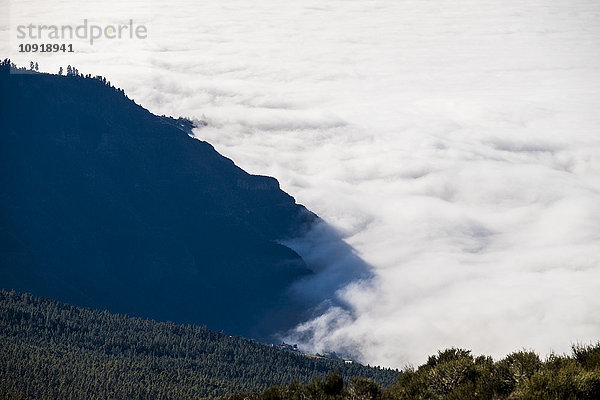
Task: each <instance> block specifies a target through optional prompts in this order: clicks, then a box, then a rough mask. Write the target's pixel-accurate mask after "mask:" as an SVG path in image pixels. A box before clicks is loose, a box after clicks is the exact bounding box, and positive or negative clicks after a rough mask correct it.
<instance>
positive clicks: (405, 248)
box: [0, 0, 600, 367]
mask: <svg viewBox="0 0 600 400" xmlns="http://www.w3.org/2000/svg"><path fill="white" fill-rule="evenodd" d="M9 3H10V4H9ZM0 4H2V9H3V12H2V14H3V15H4V17H3V19H2V20H0V23H1V24H2V26H1V30H2V34H3V40H2V44H1V47H0V50H1V53H2V54H3V57H4V56H8V55H10V56H11V57H12V58H13V59H14V60H15V61H16V62H18V63H19V64H20V65H28V64H29V61H30V60H32V59H33V60H36V61H38V62H39V64H40V69H41V70H44V71H50V72H56V71H57V70H58V67H59V66H60V65H62V66H66V65H67V64H73V65H76V66H77V68H78V69H79V70H80V71H81V72H83V73H92V74H102V75H104V76H107V77H108V79H110V80H111V81H112V82H113V83H114V84H116V85H117V86H119V87H122V88H123V89H125V91H126V92H127V93H128V95H129V96H130V97H132V98H134V99H135V100H136V101H137V102H138V103H140V104H142V105H143V106H145V107H146V108H148V109H150V110H151V111H152V112H154V113H157V114H163V113H164V114H169V115H173V116H180V115H182V116H189V117H194V118H204V119H206V121H207V122H208V124H209V125H208V127H206V128H202V129H201V130H198V131H197V132H196V135H197V137H199V138H201V139H204V140H207V141H209V142H210V143H212V144H213V145H215V147H216V148H217V149H218V150H219V151H220V152H221V153H222V154H224V155H226V156H228V157H230V158H232V159H233V160H234V161H235V162H236V164H238V165H239V166H241V167H242V168H244V169H246V170H247V171H249V172H252V173H260V174H268V175H272V176H275V177H277V178H278V179H279V180H280V182H281V185H282V188H283V189H284V190H286V191H287V192H289V193H290V194H292V195H293V196H294V197H295V198H296V199H297V201H298V202H300V203H303V204H305V205H306V206H308V207H309V208H310V209H311V210H313V211H315V212H316V213H318V214H319V215H320V216H321V217H322V218H323V219H325V220H326V221H327V222H328V223H330V224H331V225H333V226H334V227H335V228H337V229H339V230H340V232H342V234H343V235H344V237H345V240H346V241H347V243H349V244H350V245H351V246H353V247H354V248H355V249H356V251H357V253H358V255H360V257H362V258H363V259H364V260H365V261H366V262H367V263H369V264H370V265H371V266H372V267H373V270H374V274H375V278H374V279H373V280H372V281H370V282H362V283H360V282H359V283H356V284H352V285H350V286H349V287H347V288H345V289H343V290H341V291H340V292H339V293H338V295H339V296H340V298H342V299H344V300H345V301H346V302H347V303H348V304H349V305H350V307H351V312H348V311H342V310H340V309H337V308H335V307H332V308H330V309H328V310H326V311H325V312H324V313H323V315H322V316H320V317H319V318H317V319H315V320H313V321H309V322H307V323H306V324H304V325H303V326H301V327H299V328H298V330H297V332H295V333H293V334H291V338H290V340H293V339H297V340H302V341H301V344H302V345H303V346H304V347H305V348H307V347H310V348H313V349H317V350H322V349H345V350H349V351H352V352H354V353H355V354H357V355H359V356H360V357H361V359H362V360H363V361H365V362H369V363H371V364H383V365H386V366H394V367H401V366H402V365H404V364H405V363H406V362H412V363H420V362H423V361H424V360H425V359H426V357H427V355H429V354H431V353H433V352H435V351H436V350H438V349H441V348H444V347H449V346H460V347H466V348H469V349H472V350H473V351H474V352H476V353H488V354H492V355H494V356H502V355H504V354H506V353H508V352H511V351H513V350H519V349H522V348H528V349H529V348H531V349H535V350H537V351H539V352H540V353H542V354H547V353H548V352H550V351H551V350H554V351H558V352H562V351H566V350H568V349H569V346H570V345H571V343H573V342H575V341H578V340H579V341H583V342H589V341H592V340H598V339H599V338H600V313H599V312H598V310H600V296H599V295H598V291H599V289H600V206H599V205H600V112H599V111H600V2H598V1H597V0H588V1H584V0H556V1H550V0H544V1H542V0H530V1H525V2H524V1H522V0H519V1H511V0H453V1H442V0H439V1H434V0H431V1H421V0H407V1H398V0H396V1H391V0H390V1H367V0H360V1H352V2H350V1H326V0H319V1H316V0H314V1H313V0H307V1H290V2H282V1H275V0H269V1H223V0H219V1H217V0H205V1H198V0H196V1H191V0H185V1H184V0H180V1H171V2H165V1H147V0H144V1H123V0H119V1H117V0H108V1H107V0H104V1H84V0H76V1H75V0H66V1H52V2H49V1H40V0H36V1H11V2H7V1H6V0H4V1H3V2H2V3H0ZM6 9H8V11H9V12H8V13H5V12H4V10H6ZM6 15H8V18H6ZM7 19H8V21H7ZM84 19H87V20H88V24H97V25H99V26H103V27H105V26H107V25H110V24H127V23H129V20H130V19H132V20H133V21H134V23H135V24H142V25H144V26H145V27H146V28H147V31H148V37H147V38H146V39H129V38H123V39H120V40H119V39H105V38H102V39H99V40H98V41H97V42H96V43H94V44H93V45H90V44H89V38H88V39H80V40H79V39H77V40H72V41H70V40H69V41H64V42H65V43H72V44H73V45H74V48H75V50H76V52H75V53H74V54H36V55H31V54H19V53H18V52H17V51H18V45H19V44H20V43H27V41H26V40H19V39H17V30H16V29H17V26H18V25H24V26H26V25H28V24H34V25H53V24H54V25H60V24H68V25H74V26H76V25H80V24H82V23H83V21H84ZM39 42H40V41H39V40H37V39H36V40H31V41H29V43H39ZM44 42H50V43H62V42H63V41H60V40H59V41H57V40H54V41H52V40H48V39H47V40H45V41H44ZM203 115H204V117H203ZM315 235H316V234H315ZM318 238H319V236H318V235H316V236H314V237H313V238H308V239H307V240H308V242H310V243H312V245H311V246H307V245H306V241H304V242H296V243H294V244H293V245H294V246H296V247H297V248H298V249H299V250H301V251H302V252H305V253H306V252H309V253H310V254H309V256H310V257H312V258H313V259H315V260H317V261H318V262H320V263H321V264H329V265H331V268H332V271H333V270H335V273H323V274H322V275H320V276H322V280H323V281H326V280H332V279H338V278H336V276H339V272H340V270H342V271H343V266H344V263H345V262H346V261H345V260H340V259H339V258H338V257H337V254H338V253H336V251H329V250H328V249H329V248H328V246H329V244H328V243H320V242H319V240H318ZM311 240H312V241H311ZM321 284H323V282H321ZM314 287H319V282H314Z"/></svg>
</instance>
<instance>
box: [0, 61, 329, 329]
mask: <svg viewBox="0 0 600 400" xmlns="http://www.w3.org/2000/svg"><path fill="white" fill-rule="evenodd" d="M7 72H8V71H6V69H5V71H3V72H2V73H1V74H0V85H1V86H0V87H1V90H2V96H3V101H2V103H3V105H2V110H1V113H2V131H1V135H0V171H1V172H0V286H2V287H5V288H9V289H10V288H14V289H17V290H22V291H30V292H33V293H34V294H38V295H44V296H49V297H54V298H57V299H60V300H62V301H68V302H71V303H74V304H77V305H82V306H91V307H98V308H108V309H109V310H111V311H115V312H121V313H129V314H132V315H139V316H144V317H151V318H156V319H159V320H173V321H177V322H193V323H200V324H206V325H208V326H209V327H211V328H214V329H223V330H226V331H227V332H231V333H235V334H242V335H248V336H254V337H259V338H263V337H266V336H267V335H268V334H269V333H272V332H274V331H277V330H280V329H285V328H288V327H289V326H291V325H292V324H294V323H295V322H297V321H296V320H295V317H294V315H296V313H297V311H298V307H297V305H293V304H292V302H291V300H289V299H287V297H286V292H285V291H286V289H287V288H288V287H289V286H290V285H291V284H292V283H293V282H295V281H297V280H298V279H300V278H301V277H303V276H306V275H307V274H309V273H310V271H309V269H308V268H307V266H306V265H305V263H304V261H303V260H302V259H301V258H300V256H299V255H298V254H297V253H295V252H294V251H293V250H291V249H289V248H288V247H285V246H283V245H281V244H279V243H278V242H277V240H278V239H283V238H286V237H291V236H294V235H298V234H301V233H302V232H303V231H304V230H305V229H306V228H307V227H308V226H309V225H310V224H311V223H313V222H314V221H315V220H316V219H317V217H316V216H315V215H314V214H312V213H310V212H309V211H307V210H306V209H305V208H304V207H303V206H301V205H298V204H296V203H295V201H294V199H293V198H292V197H291V196H289V195H288V194H286V193H284V192H283V191H282V190H280V188H279V184H278V182H277V180H275V179H274V178H270V177H264V176H255V175H250V174H248V173H246V172H244V171H243V170H242V169H240V168H238V167H236V166H235V165H234V163H233V162H232V161H231V160H229V159H227V158H225V157H223V156H221V155H220V154H218V153H217V152H216V151H215V149H214V148H213V147H212V146H211V145H210V144H208V143H206V142H202V141H199V140H196V139H193V138H190V137H189V136H188V134H187V133H186V132H185V130H184V129H180V128H178V127H177V124H174V123H173V122H172V120H171V121H169V120H167V119H165V118H163V117H158V116H155V115H153V114H151V113H150V112H148V111H147V110H145V109H143V108H142V107H140V106H138V105H136V104H135V103H134V102H133V101H131V100H130V99H128V98H127V97H126V96H125V95H124V94H123V92H122V91H119V90H116V89H114V88H111V87H109V86H106V85H104V84H103V83H102V82H101V81H100V80H97V79H92V78H87V79H85V78H82V77H65V76H56V75H47V74H8V73H7Z"/></svg>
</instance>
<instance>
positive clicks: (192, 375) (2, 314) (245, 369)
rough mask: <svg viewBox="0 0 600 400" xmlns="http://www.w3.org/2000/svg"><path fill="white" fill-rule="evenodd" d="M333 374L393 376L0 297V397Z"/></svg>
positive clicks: (204, 392) (239, 385)
mask: <svg viewBox="0 0 600 400" xmlns="http://www.w3.org/2000/svg"><path fill="white" fill-rule="evenodd" d="M334 370H338V371H339V373H340V374H341V376H343V377H344V378H345V379H347V380H349V379H350V378H351V377H353V376H362V377H368V378H371V379H373V380H375V381H377V382H379V383H380V384H382V385H389V384H391V383H393V382H395V380H396V379H397V377H398V374H399V373H398V371H394V370H389V369H381V368H371V367H366V366H362V365H360V364H356V363H355V364H345V363H344V362H343V361H334V360H327V359H317V358H311V357H307V356H305V355H300V354H294V353H290V352H285V351H281V350H277V349H275V348H272V347H270V346H267V345H263V344H259V343H256V342H253V341H250V340H246V339H243V338H240V337H232V336H229V335H225V334H221V333H216V332H213V331H211V330H209V329H207V328H206V327H200V326H194V325H177V324H174V323H169V322H155V321H152V320H145V319H140V318H131V317H127V316H124V315H118V314H111V313H109V312H107V311H97V310H91V309H87V308H80V307H74V306H70V305H67V304H64V303H61V302H58V301H55V300H47V299H44V298H40V297H34V296H31V295H30V294H18V293H16V292H14V291H11V292H9V291H6V290H2V291H1V292H0V398H15V399H20V398H23V399H69V398H73V399H109V398H112V399H125V398H127V399H198V398H204V397H214V396H225V395H228V394H232V393H235V392H242V391H244V392H255V391H260V390H263V389H266V388H268V387H270V386H272V385H287V384H290V383H292V382H293V381H299V382H302V383H308V382H309V381H310V380H312V379H313V378H315V377H318V376H325V375H327V374H329V373H331V372H332V371H334Z"/></svg>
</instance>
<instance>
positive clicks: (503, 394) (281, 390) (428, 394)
mask: <svg viewBox="0 0 600 400" xmlns="http://www.w3.org/2000/svg"><path fill="white" fill-rule="evenodd" d="M296 399H314V400H317V399H319V400H417V399H431V400H502V399H506V400H576V399H577V400H579V399H581V400H598V399H600V342H599V343H596V344H595V345H574V346H573V351H572V354H571V355H558V354H552V355H550V356H549V357H548V358H547V359H546V360H541V359H540V357H539V356H538V355H537V354H535V353H534V352H531V351H525V350H523V351H517V352H514V353H512V354H509V355H508V356H506V357H505V358H504V359H502V360H499V361H494V360H493V359H492V358H491V357H486V356H478V357H476V356H473V355H472V354H471V352H470V351H468V350H462V349H455V348H452V349H448V350H444V351H439V352H438V354H436V355H434V356H431V357H429V359H428V361H427V363H425V364H423V365H421V366H419V367H418V368H416V369H414V368H407V369H406V370H405V371H403V373H402V374H401V375H400V376H399V378H398V381H397V382H396V383H395V384H393V385H390V386H388V387H387V388H382V387H381V386H380V385H379V384H377V383H376V382H374V381H372V380H370V379H367V378H360V377H353V378H352V379H351V380H350V382H348V381H347V380H344V379H343V378H342V377H341V376H340V375H338V374H336V373H335V372H334V373H332V374H329V375H328V376H327V377H326V378H317V379H315V380H314V381H312V382H311V383H309V384H308V385H300V384H299V383H294V384H292V385H289V386H273V387H271V388H269V389H267V390H265V391H264V392H262V393H240V394H236V395H234V396H231V397H230V399H229V400H296Z"/></svg>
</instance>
